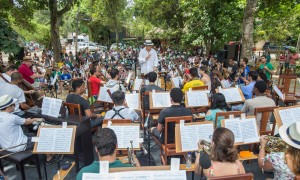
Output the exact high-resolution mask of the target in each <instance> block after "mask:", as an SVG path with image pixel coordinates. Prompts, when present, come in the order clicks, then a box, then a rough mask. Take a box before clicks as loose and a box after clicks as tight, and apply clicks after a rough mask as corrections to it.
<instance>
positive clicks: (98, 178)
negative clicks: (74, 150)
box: [82, 173, 118, 180]
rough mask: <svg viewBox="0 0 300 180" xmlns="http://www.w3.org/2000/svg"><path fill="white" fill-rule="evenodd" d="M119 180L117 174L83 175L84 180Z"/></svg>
mask: <svg viewBox="0 0 300 180" xmlns="http://www.w3.org/2000/svg"><path fill="white" fill-rule="evenodd" d="M107 179H109V180H118V176H117V175H116V174H115V173H109V174H99V173H83V174H82V180H107Z"/></svg>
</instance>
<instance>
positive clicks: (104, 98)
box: [98, 86, 113, 103]
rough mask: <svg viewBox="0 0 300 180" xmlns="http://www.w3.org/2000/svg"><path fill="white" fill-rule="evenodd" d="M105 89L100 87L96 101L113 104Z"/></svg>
mask: <svg viewBox="0 0 300 180" xmlns="http://www.w3.org/2000/svg"><path fill="white" fill-rule="evenodd" d="M107 90H108V89H107V87H106V86H103V87H100V91H99V95H98V100H99V101H104V102H110V103H113V101H112V99H111V98H110V96H109V94H108V92H107Z"/></svg>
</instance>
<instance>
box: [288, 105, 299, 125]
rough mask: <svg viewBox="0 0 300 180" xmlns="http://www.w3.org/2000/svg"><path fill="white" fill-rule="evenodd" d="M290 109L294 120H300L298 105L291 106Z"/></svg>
mask: <svg viewBox="0 0 300 180" xmlns="http://www.w3.org/2000/svg"><path fill="white" fill-rule="evenodd" d="M290 111H291V112H292V115H293V118H294V120H295V122H297V121H300V107H296V108H291V109H290Z"/></svg>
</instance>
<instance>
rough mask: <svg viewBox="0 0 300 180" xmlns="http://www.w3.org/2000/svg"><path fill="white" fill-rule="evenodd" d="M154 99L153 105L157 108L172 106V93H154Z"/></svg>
mask: <svg viewBox="0 0 300 180" xmlns="http://www.w3.org/2000/svg"><path fill="white" fill-rule="evenodd" d="M152 101H153V107H155V108H164V107H170V106H171V105H172V104H171V99H170V93H159V92H156V93H152Z"/></svg>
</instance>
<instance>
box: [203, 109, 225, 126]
mask: <svg viewBox="0 0 300 180" xmlns="http://www.w3.org/2000/svg"><path fill="white" fill-rule="evenodd" d="M210 112H211V114H210V115H206V116H205V120H208V121H212V122H214V124H215V121H216V115H217V112H226V110H221V109H210ZM221 119H224V117H223V116H220V117H218V122H217V127H221Z"/></svg>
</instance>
